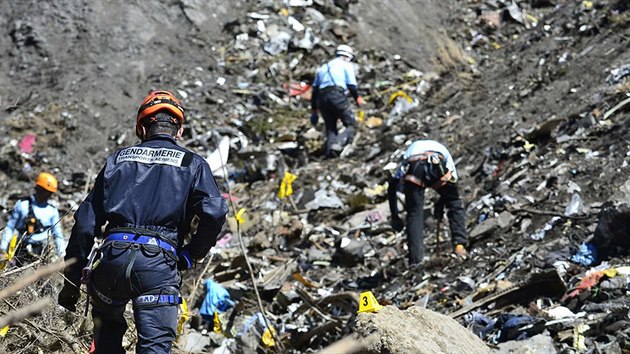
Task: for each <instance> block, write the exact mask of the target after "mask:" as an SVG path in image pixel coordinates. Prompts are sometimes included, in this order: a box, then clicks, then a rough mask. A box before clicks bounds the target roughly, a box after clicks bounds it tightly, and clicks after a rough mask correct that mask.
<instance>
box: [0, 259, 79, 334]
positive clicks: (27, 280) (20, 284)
mask: <svg viewBox="0 0 630 354" xmlns="http://www.w3.org/2000/svg"><path fill="white" fill-rule="evenodd" d="M71 263H74V261H73V260H70V261H68V262H66V263H65V264H66V265H68V264H71ZM63 267H64V262H56V263H52V264H49V265H47V266H45V267H43V268H39V269H37V270H36V271H34V272H33V273H31V274H28V275H26V276H24V277H23V278H22V279H20V280H18V281H16V282H15V283H13V284H11V285H10V286H9V287H7V288H4V289H2V290H0V300H1V299H4V298H6V297H9V296H11V295H13V294H15V293H16V292H18V291H20V290H21V289H23V288H25V287H27V286H28V285H29V284H32V283H34V282H36V281H37V280H38V279H40V278H43V277H45V276H47V275H49V274H52V273H55V272H57V271H59V270H61V269H63ZM0 327H2V326H0Z"/></svg>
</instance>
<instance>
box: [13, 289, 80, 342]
mask: <svg viewBox="0 0 630 354" xmlns="http://www.w3.org/2000/svg"><path fill="white" fill-rule="evenodd" d="M3 301H4V303H5V304H7V305H9V306H10V307H11V308H12V309H14V310H17V307H15V305H13V304H12V303H10V302H9V301H7V300H3ZM23 322H24V323H26V324H27V325H29V326H31V327H33V328H35V329H36V330H38V331H40V332H44V333H47V334H49V335H51V336H53V337H56V338H59V339H60V340H62V341H64V342H65V343H66V344H67V345H68V346H69V347H70V348H72V351H73V352H74V353H75V354H78V353H81V352H82V350H81V348H80V344H79V343H78V341H77V340H76V338H73V337H72V336H71V335H70V334H68V332H66V331H59V332H54V331H51V330H49V329H47V328H45V327H41V326H39V325H37V324H36V323H34V322H33V321H31V320H29V319H27V318H25V319H23ZM83 349H88V348H83Z"/></svg>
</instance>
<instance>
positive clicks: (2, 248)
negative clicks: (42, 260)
mask: <svg viewBox="0 0 630 354" xmlns="http://www.w3.org/2000/svg"><path fill="white" fill-rule="evenodd" d="M57 190H58V182H57V179H56V178H55V176H53V175H52V174H50V173H48V172H42V173H40V174H39V175H38V176H37V180H36V181H35V193H34V194H33V195H31V196H30V197H28V198H24V199H21V200H19V201H18V202H17V203H16V204H15V206H14V207H13V211H12V212H11V216H10V217H9V220H8V221H7V225H6V227H5V228H4V233H3V234H2V241H0V258H3V259H5V258H6V254H7V250H8V248H9V244H10V242H11V239H12V238H13V236H14V234H15V233H17V237H18V243H19V245H20V247H19V249H18V250H17V251H16V256H17V258H18V259H22V256H23V255H24V256H28V257H27V258H33V257H39V256H41V255H42V254H43V253H44V252H45V250H46V247H48V236H49V235H52V236H53V239H54V241H55V250H56V252H57V256H59V257H63V254H64V250H65V248H66V247H65V241H64V237H63V232H62V231H61V223H60V222H59V210H58V209H57V207H56V206H54V205H53V204H51V203H50V197H51V196H52V195H53V193H56V192H57Z"/></svg>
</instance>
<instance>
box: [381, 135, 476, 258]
mask: <svg viewBox="0 0 630 354" xmlns="http://www.w3.org/2000/svg"><path fill="white" fill-rule="evenodd" d="M456 182H457V170H456V169H455V163H454V162H453V157H452V156H451V154H450V152H449V151H448V149H447V148H446V147H445V146H444V145H442V144H440V143H438V142H437V141H434V140H417V141H415V142H414V143H412V144H411V145H409V147H408V148H407V150H406V151H405V153H404V155H403V160H402V162H401V163H400V165H399V166H398V168H397V169H396V171H395V173H394V175H393V177H392V179H391V180H390V182H389V189H388V196H389V208H390V210H391V214H392V219H391V222H392V227H393V228H394V229H395V230H396V231H401V230H402V229H403V222H402V220H401V219H400V217H399V216H398V203H397V198H396V192H397V190H398V187H399V184H400V183H403V185H402V189H403V191H404V193H405V208H406V209H407V246H408V248H409V259H410V262H411V264H420V263H422V259H423V257H424V244H423V243H424V191H425V189H426V188H432V189H434V190H435V191H436V192H437V193H438V194H439V195H440V198H439V200H438V201H437V203H436V208H435V216H436V218H437V219H438V220H440V219H441V218H442V217H443V212H444V206H446V208H447V209H448V213H447V215H448V222H449V227H450V229H451V238H452V241H453V246H454V252H455V253H456V254H457V255H458V256H466V254H467V253H466V248H465V247H466V245H467V243H468V234H467V232H466V224H465V212H464V206H463V203H462V200H461V198H460V197H459V191H458V188H457V184H456Z"/></svg>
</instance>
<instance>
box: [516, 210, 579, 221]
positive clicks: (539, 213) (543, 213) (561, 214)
mask: <svg viewBox="0 0 630 354" xmlns="http://www.w3.org/2000/svg"><path fill="white" fill-rule="evenodd" d="M508 211H509V212H511V213H529V214H535V215H548V216H558V217H561V218H565V219H573V220H585V219H589V218H591V216H590V215H564V213H559V212H555V211H548V210H536V209H529V208H515V209H508Z"/></svg>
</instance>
